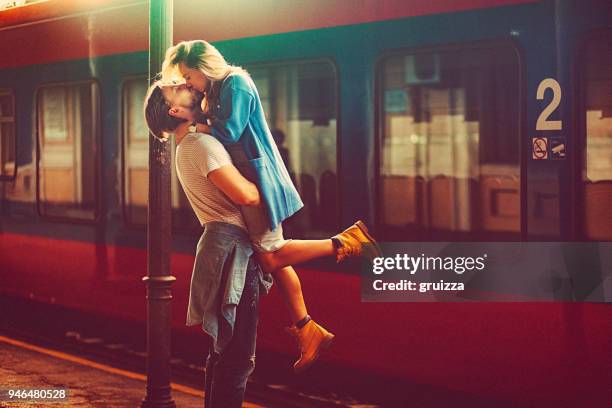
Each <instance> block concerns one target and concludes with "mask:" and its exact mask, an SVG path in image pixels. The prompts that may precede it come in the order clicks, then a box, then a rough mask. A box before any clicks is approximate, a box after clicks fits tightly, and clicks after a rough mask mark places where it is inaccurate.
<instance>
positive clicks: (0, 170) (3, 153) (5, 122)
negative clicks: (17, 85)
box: [0, 89, 16, 180]
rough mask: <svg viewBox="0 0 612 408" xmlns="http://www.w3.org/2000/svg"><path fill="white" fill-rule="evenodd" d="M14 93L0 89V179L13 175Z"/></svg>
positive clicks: (12, 176)
mask: <svg viewBox="0 0 612 408" xmlns="http://www.w3.org/2000/svg"><path fill="white" fill-rule="evenodd" d="M15 153H16V144H15V95H14V94H13V90H12V89H0V180H11V179H13V178H14V177H15V170H16V164H15Z"/></svg>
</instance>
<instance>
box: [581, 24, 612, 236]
mask: <svg viewBox="0 0 612 408" xmlns="http://www.w3.org/2000/svg"><path fill="white" fill-rule="evenodd" d="M585 51H586V53H585V57H584V60H583V61H582V63H583V64H584V71H583V72H584V77H583V81H582V84H583V86H584V94H585V103H584V105H583V106H584V111H583V112H582V115H584V116H583V118H584V120H585V121H586V180H585V181H584V194H585V195H584V200H585V202H584V208H585V223H584V225H585V235H586V238H587V239H592V240H602V241H603V240H605V241H609V240H612V211H611V210H610V204H611V203H612V32H608V33H607V34H604V35H602V36H598V37H594V38H592V39H591V40H590V41H589V42H588V43H587V44H586V50H585Z"/></svg>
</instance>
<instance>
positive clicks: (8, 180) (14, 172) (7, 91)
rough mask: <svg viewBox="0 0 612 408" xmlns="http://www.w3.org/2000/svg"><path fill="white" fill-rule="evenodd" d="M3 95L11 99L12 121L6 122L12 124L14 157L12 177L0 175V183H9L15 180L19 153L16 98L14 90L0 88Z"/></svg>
mask: <svg viewBox="0 0 612 408" xmlns="http://www.w3.org/2000/svg"><path fill="white" fill-rule="evenodd" d="M3 93H7V94H8V95H10V96H11V97H12V99H13V121H12V122H8V123H12V124H13V137H14V139H15V141H14V143H13V144H14V145H15V151H14V152H13V154H14V156H15V165H14V167H13V175H11V176H9V175H6V174H0V182H3V181H6V182H11V181H15V180H16V179H17V167H18V166H17V162H18V160H17V153H18V152H19V147H18V144H19V138H18V137H17V122H18V121H17V96H16V94H15V89H14V88H8V87H7V88H0V94H3ZM0 143H1V141H0Z"/></svg>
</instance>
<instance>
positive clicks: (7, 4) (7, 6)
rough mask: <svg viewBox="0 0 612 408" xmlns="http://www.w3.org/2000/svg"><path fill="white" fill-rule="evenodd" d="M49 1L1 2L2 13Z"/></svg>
mask: <svg viewBox="0 0 612 408" xmlns="http://www.w3.org/2000/svg"><path fill="white" fill-rule="evenodd" d="M43 1H48V0H0V11H3V10H7V9H10V8H15V7H21V6H27V5H28V4H32V3H41V2H43Z"/></svg>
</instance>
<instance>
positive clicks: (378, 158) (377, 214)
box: [373, 38, 528, 241]
mask: <svg viewBox="0 0 612 408" xmlns="http://www.w3.org/2000/svg"><path fill="white" fill-rule="evenodd" d="M504 47H507V48H510V49H511V50H512V51H513V52H514V53H515V54H516V57H517V63H518V118H517V120H518V126H517V127H518V130H519V134H518V142H519V163H518V168H519V171H520V173H519V194H520V205H519V210H520V215H519V218H520V221H519V225H520V230H519V232H518V233H517V236H518V238H519V239H520V241H527V219H528V217H527V211H528V206H527V204H528V197H527V152H526V150H525V149H526V141H525V140H524V139H525V137H526V135H527V121H526V107H527V103H526V100H525V97H526V95H527V92H526V89H527V75H526V66H525V59H524V50H523V48H522V47H521V45H520V43H519V42H518V41H516V40H514V39H512V38H498V39H484V40H476V41H470V42H463V43H442V44H432V45H417V46H409V47H399V48H393V49H384V50H383V51H382V52H380V53H379V54H378V56H377V58H376V60H375V62H374V76H373V79H374V195H375V196H374V224H375V226H376V228H377V229H378V230H379V231H385V230H389V229H393V230H398V231H399V230H402V231H406V227H393V226H389V225H386V224H384V223H383V222H382V207H383V206H382V201H381V192H382V188H381V183H380V180H381V163H382V140H383V131H384V109H383V107H384V92H383V79H384V78H383V74H384V63H385V61H386V60H387V59H388V58H390V57H396V56H406V55H416V54H429V53H433V52H449V51H464V50H479V49H487V48H490V49H498V48H504ZM415 227H416V228H415V231H416V235H414V236H411V237H410V238H411V239H422V238H428V237H429V236H430V234H431V233H430V231H431V229H430V228H427V227H423V226H421V225H419V224H416V225H415ZM473 233H474V232H472V231H470V232H467V234H473Z"/></svg>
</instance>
